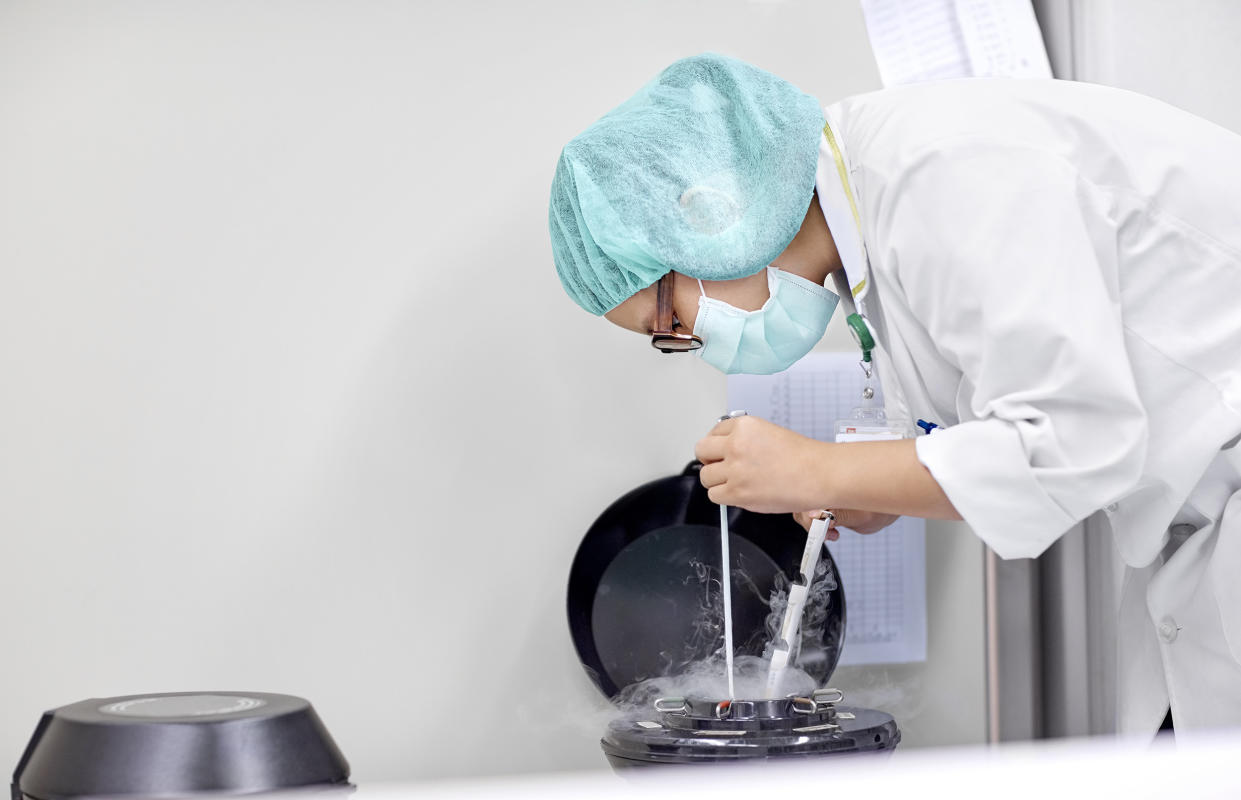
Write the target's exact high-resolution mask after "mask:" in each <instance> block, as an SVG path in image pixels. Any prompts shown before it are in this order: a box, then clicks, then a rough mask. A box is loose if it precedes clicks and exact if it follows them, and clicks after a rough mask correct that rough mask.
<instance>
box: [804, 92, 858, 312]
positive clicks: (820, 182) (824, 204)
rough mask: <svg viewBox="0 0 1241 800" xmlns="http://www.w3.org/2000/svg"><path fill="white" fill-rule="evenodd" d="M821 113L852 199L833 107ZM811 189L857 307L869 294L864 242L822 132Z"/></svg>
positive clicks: (848, 169)
mask: <svg viewBox="0 0 1241 800" xmlns="http://www.w3.org/2000/svg"><path fill="white" fill-rule="evenodd" d="M824 116H825V117H826V118H827V124H828V126H829V127H830V128H831V130H832V133H833V134H834V138H835V140H836V146H837V147H838V148H839V149H840V156H841V158H842V159H843V160H844V164H845V171H846V174H847V175H849V183H850V186H849V191H853V192H854V195H853V199H854V201H855V202H856V201H857V194H856V191H854V188H853V185H852V184H853V178H852V164H851V163H850V162H849V153H848V151H847V150H845V143H844V141H843V140H842V139H841V136H840V123H839V122H838V114H837V108H836V106H828V107H827V108H826V109H824ZM815 189H816V191H817V192H818V194H819V207H820V208H821V209H823V216H824V218H825V219H826V220H827V228H828V230H830V231H831V233H832V240H833V241H834V242H835V243H836V250H837V252H839V253H840V261H841V263H842V264H844V269H845V276H846V277H848V279H849V288H850V290H851V291H852V294H853V299H854V302H856V303H857V305H858V306H859V308H861V307H862V303H863V301H864V300H865V299H866V296H867V294H869V293H870V284H871V281H870V278H869V272H870V267H869V264H868V262H867V259H866V245H865V243H864V242H863V241H862V234H861V231H859V230H858V226H857V223H856V222H855V221H854V219H853V211H852V209H851V208H850V206H849V196H848V195H847V194H845V187H844V186H843V185H842V184H841V180H840V172H839V170H838V169H837V166H836V157H835V155H834V154H833V153H832V147H831V145H830V144H829V143H828V141H827V136H826V135H823V136H820V137H819V164H818V167H817V169H816V171H815ZM863 313H865V312H863Z"/></svg>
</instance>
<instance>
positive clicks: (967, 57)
mask: <svg viewBox="0 0 1241 800" xmlns="http://www.w3.org/2000/svg"><path fill="white" fill-rule="evenodd" d="M862 13H863V15H864V16H865V17H866V30H867V34H868V35H869V37H870V44H871V49H872V50H873V51H874V54H875V63H876V64H877V65H878V66H879V77H880V78H881V79H882V80H883V85H884V86H897V85H900V84H905V83H917V82H919V81H931V80H944V79H948V78H970V77H974V78H998V77H1006V78H1050V77H1052V74H1051V65H1050V63H1049V62H1048V60H1047V50H1046V48H1045V47H1044V46H1043V36H1042V33H1041V32H1040V30H1039V26H1038V20H1037V19H1036V18H1035V16H1034V8H1033V6H1031V4H1030V0H862Z"/></svg>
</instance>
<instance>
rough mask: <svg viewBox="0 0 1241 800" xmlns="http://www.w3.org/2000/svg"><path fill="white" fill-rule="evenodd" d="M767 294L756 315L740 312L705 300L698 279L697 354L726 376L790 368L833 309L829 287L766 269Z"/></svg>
mask: <svg viewBox="0 0 1241 800" xmlns="http://www.w3.org/2000/svg"><path fill="white" fill-rule="evenodd" d="M767 288H768V291H769V292H770V294H771V296H770V297H768V298H767V302H766V303H763V307H762V308H760V309H758V310H757V311H743V310H742V309H740V308H737V307H736V306H731V305H729V304H728V303H725V302H724V301H723V300H717V299H715V298H711V297H707V293H706V290H705V289H703V288H702V281H701V280H700V281H698V289H699V291H701V292H702V296H701V297H699V298H698V318H697V319H696V320H695V322H694V334H695V335H696V336H699V337H701V338H702V340H703V346H702V348H700V349H699V350H697V351H696V352H697V353H698V356H699V357H700V358H702V360H703V361H706V362H707V363H708V364H710V365H711V366H713V367H715V368H716V369H718V370H720V371H722V372H725V373H727V374H730V375H732V374H737V373H745V374H749V375H770V374H772V373H774V372H780V371H781V370H785V369H788V368H789V367H791V366H792V365H793V363H794V362H796V361H797V360H798V359H800V358H801V357H802V356H804V355H806V353H809V352H810V350H811V348H813V347H814V346H815V344H816V343H817V342H818V341H819V340H820V339H822V338H823V333H824V331H826V330H827V323H828V322H829V321H830V320H831V318H832V313H833V312H834V311H835V310H836V303H837V302H838V300H839V298H838V297H836V295H835V294H833V293H832V292H831V291H829V290H828V289H827V288H825V287H823V286H820V285H818V284H816V283H814V282H813V281H808V280H806V279H805V278H803V277H801V276H799V275H794V274H792V273H790V272H785V271H784V270H781V269H777V268H775V267H768V268H767Z"/></svg>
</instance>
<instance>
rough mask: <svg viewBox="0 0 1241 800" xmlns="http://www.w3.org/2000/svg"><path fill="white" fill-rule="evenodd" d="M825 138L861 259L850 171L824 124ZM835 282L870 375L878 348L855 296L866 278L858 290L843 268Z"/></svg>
mask: <svg viewBox="0 0 1241 800" xmlns="http://www.w3.org/2000/svg"><path fill="white" fill-rule="evenodd" d="M823 135H824V136H825V137H827V144H828V146H829V147H831V148H832V158H834V159H835V160H836V174H837V175H839V176H840V185H841V186H842V187H843V188H844V190H845V197H846V198H847V199H848V200H849V210H850V211H852V212H853V224H854V225H856V226H857V237H858V245H859V246H860V247H861V248H862V257H863V258H865V257H866V246H865V245H864V244H863V241H864V240H863V238H862V217H861V216H860V215H859V214H858V213H857V203H856V202H854V200H853V190H852V189H850V188H849V170H848V169H847V168H846V167H845V157H844V156H843V155H842V154H841V152H840V145H838V144H836V136H835V134H833V133H832V128H831V126H830V125H828V124H827V123H826V122H824V123H823ZM832 280H833V281H835V283H836V293H837V294H839V295H840V301H841V302H842V303H844V305H845V311H848V312H849V314H848V316H846V317H845V325H847V326H848V328H849V333H850V334H851V335H852V336H853V341H855V342H857V346H858V347H859V348H860V349H861V351H862V369H864V370H866V374H867V376H869V375H870V354H871V351H872V350H874V349H875V337H874V336H873V335H871V332H870V328H869V327H868V326H867V324H866V318H865V317H863V316H862V315H861V314H859V313H858V309H857V304H856V303H855V302H854V297H855V296H856V295H857V294H860V293H861V292H862V290H863V289H865V288H866V278H862V282H861V283H859V284H858V285H857V289H852V288H850V286H849V277H848V276H847V275H845V271H844V269H843V267H842V268H841V269H838V270H836V271H835V272H833V273H832Z"/></svg>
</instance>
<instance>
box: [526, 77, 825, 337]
mask: <svg viewBox="0 0 1241 800" xmlns="http://www.w3.org/2000/svg"><path fill="white" fill-rule="evenodd" d="M822 130H823V113H822V110H821V108H820V106H819V103H818V101H817V100H815V99H814V98H813V97H811V96H810V95H808V94H805V93H803V92H801V91H800V90H798V89H797V88H796V87H795V86H793V85H792V84H791V83H789V82H787V81H784V80H782V79H780V78H778V77H776V76H775V75H772V74H771V73H769V72H765V71H763V70H761V69H758V68H757V67H754V66H752V65H750V64H747V63H745V62H743V61H738V60H737V59H734V58H729V57H727V56H722V55H717V54H714V53H704V54H702V55H698V56H694V57H692V58H686V59H682V60H681V61H677V62H675V63H674V64H672V65H671V66H669V67H668V68H667V69H665V70H664V71H663V72H661V73H660V74H659V76H658V77H656V78H655V79H654V80H653V81H651V82H650V83H648V84H647V85H646V86H644V87H643V88H642V89H641V90H639V91H638V93H637V94H636V95H634V96H633V97H632V98H630V99H629V100H628V101H626V102H625V103H623V104H622V105H620V106H619V107H617V108H616V109H614V110H612V111H610V112H608V113H607V114H605V115H604V116H603V117H602V118H601V119H599V120H598V121H597V122H595V123H594V124H593V125H591V126H590V127H589V128H587V129H586V130H585V131H584V132H582V133H581V134H579V135H578V136H577V137H575V138H574V139H573V140H572V141H570V142H569V144H568V145H566V146H565V148H564V150H563V151H562V153H561V156H560V162H559V164H558V165H557V166H556V175H555V177H554V178H553V180H552V192H551V204H550V209H549V227H550V229H551V241H552V254H553V257H554V259H555V262H556V271H557V272H558V273H559V275H560V281H561V283H562V284H563V285H564V287H565V291H567V292H568V293H569V296H570V297H572V298H573V300H574V301H576V302H577V304H578V305H580V306H581V307H582V308H584V309H586V310H587V311H589V312H591V313H592V314H604V313H606V312H608V311H610V310H611V309H613V308H615V307H616V306H617V305H619V304H620V303H621V302H622V301H624V300H625V299H627V298H628V297H630V296H632V295H633V294H634V293H635V292H637V291H639V290H641V289H643V288H645V287H647V286H650V285H651V284H652V283H654V282H655V281H657V280H658V279H659V278H660V277H662V276H663V275H664V274H665V273H667V272H668V271H669V270H675V271H677V272H680V273H682V274H685V275H688V276H690V277H694V278H702V279H704V280H728V279H732V278H740V277H744V276H746V275H752V274H754V273H755V272H758V271H759V270H760V269H763V268H764V267H766V266H767V265H768V264H769V263H770V262H771V261H772V260H773V259H775V258H776V256H778V255H779V254H780V253H781V252H782V251H783V250H784V248H785V247H787V246H788V244H789V242H790V241H792V240H793V237H794V236H795V235H797V232H798V230H800V228H801V223H802V220H803V219H804V218H805V215H806V209H807V208H808V207H809V204H810V197H811V194H812V193H813V190H814V177H815V167H816V164H817V162H818V154H819V137H820V136H821V134H822Z"/></svg>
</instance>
